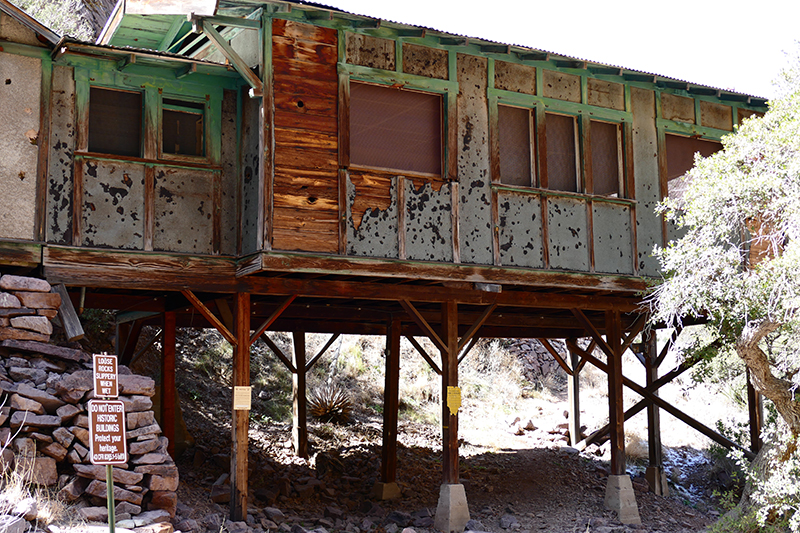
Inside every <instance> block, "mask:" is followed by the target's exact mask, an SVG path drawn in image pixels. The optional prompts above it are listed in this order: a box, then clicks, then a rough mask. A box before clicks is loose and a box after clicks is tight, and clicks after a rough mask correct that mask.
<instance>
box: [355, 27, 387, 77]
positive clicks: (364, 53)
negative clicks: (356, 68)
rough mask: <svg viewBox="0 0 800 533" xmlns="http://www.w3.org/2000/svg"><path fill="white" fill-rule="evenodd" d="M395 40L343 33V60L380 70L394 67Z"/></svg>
mask: <svg viewBox="0 0 800 533" xmlns="http://www.w3.org/2000/svg"><path fill="white" fill-rule="evenodd" d="M396 59H397V53H396V49H395V41H392V40H390V39H383V38H380V37H373V36H371V35H364V34H357V33H350V32H346V33H345V61H346V62H347V63H350V64H353V65H361V66H364V67H370V68H377V69H382V70H392V71H393V70H395V69H396Z"/></svg>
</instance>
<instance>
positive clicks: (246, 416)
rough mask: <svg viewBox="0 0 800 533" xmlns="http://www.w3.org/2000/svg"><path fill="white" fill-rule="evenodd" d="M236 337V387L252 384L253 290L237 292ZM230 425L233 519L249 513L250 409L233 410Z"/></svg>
mask: <svg viewBox="0 0 800 533" xmlns="http://www.w3.org/2000/svg"><path fill="white" fill-rule="evenodd" d="M235 319H236V327H235V337H236V339H238V340H239V342H237V343H236V344H235V345H234V347H233V384H232V385H233V386H234V387H249V386H250V343H249V342H248V340H249V339H250V293H247V292H237V293H236V309H235ZM231 407H232V412H233V421H232V424H231V429H232V435H231V520H233V521H241V520H244V519H245V517H246V516H247V487H248V480H247V461H248V448H249V437H248V430H249V422H250V411H248V410H243V409H233V405H232V406H231Z"/></svg>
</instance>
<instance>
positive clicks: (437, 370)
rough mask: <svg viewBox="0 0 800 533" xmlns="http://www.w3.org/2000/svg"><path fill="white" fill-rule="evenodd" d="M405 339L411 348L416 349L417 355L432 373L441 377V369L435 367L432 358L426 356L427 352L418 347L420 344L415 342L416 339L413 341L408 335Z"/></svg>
mask: <svg viewBox="0 0 800 533" xmlns="http://www.w3.org/2000/svg"><path fill="white" fill-rule="evenodd" d="M406 338H407V339H408V342H410V343H411V346H413V347H414V348H416V349H417V351H418V352H419V354H420V355H421V356H422V358H423V359H425V360H426V361H427V362H428V364H429V365H430V367H431V368H432V369H433V371H434V372H436V373H437V374H439V375H440V376H441V375H442V369H441V368H439V365H437V364H436V362H435V361H434V360H433V358H432V357H431V356H430V355H428V352H426V351H425V348H423V347H422V345H420V343H418V342H417V339H415V338H414V337H412V336H410V335H409V336H408V337H406Z"/></svg>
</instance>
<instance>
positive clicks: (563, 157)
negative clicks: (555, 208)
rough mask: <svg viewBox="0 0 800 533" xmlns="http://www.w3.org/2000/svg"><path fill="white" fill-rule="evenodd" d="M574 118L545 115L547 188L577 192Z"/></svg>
mask: <svg viewBox="0 0 800 533" xmlns="http://www.w3.org/2000/svg"><path fill="white" fill-rule="evenodd" d="M575 122H576V121H575V117H573V116H568V115H554V114H552V113H547V114H546V115H545V129H546V136H547V188H548V189H552V190H554V191H569V192H578V135H577V128H576V123H575Z"/></svg>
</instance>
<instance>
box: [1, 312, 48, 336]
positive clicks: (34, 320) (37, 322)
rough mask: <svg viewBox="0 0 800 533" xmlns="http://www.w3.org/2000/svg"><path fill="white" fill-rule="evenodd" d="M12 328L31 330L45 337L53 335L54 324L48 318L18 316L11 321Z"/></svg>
mask: <svg viewBox="0 0 800 533" xmlns="http://www.w3.org/2000/svg"><path fill="white" fill-rule="evenodd" d="M11 326H12V327H15V328H19V329H29V330H31V331H35V332H37V333H42V334H44V335H52V334H53V324H51V323H50V319H49V318H47V317H46V316H17V317H14V318H12V319H11Z"/></svg>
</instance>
